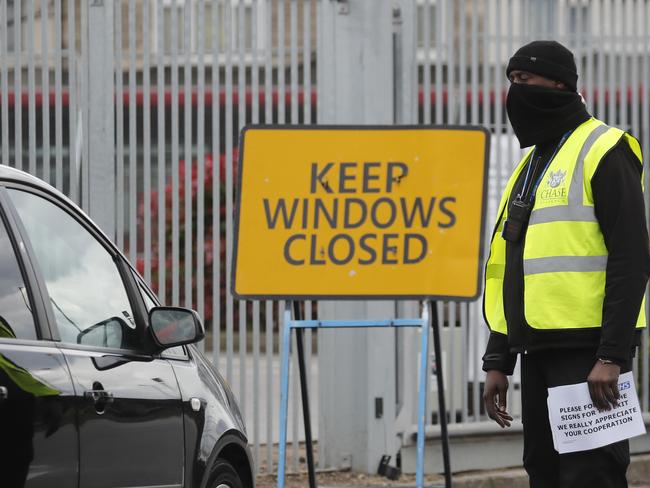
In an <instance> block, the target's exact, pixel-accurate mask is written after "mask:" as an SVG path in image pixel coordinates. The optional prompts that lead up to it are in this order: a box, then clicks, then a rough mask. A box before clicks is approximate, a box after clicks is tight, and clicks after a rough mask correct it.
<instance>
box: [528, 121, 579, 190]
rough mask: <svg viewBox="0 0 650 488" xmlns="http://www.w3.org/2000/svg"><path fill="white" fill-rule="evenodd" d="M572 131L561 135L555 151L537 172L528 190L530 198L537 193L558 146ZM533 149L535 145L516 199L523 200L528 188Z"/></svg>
mask: <svg viewBox="0 0 650 488" xmlns="http://www.w3.org/2000/svg"><path fill="white" fill-rule="evenodd" d="M572 132H573V131H572V130H570V131H568V132H566V133H565V134H564V135H563V136H562V139H560V142H559V143H558V145H557V146H556V147H555V151H553V154H552V155H551V157H550V158H549V160H548V161H547V162H546V165H545V166H544V169H543V170H542V171H541V172H540V173H539V176H538V177H537V181H536V182H535V186H533V188H532V190H531V192H530V196H531V197H532V198H534V197H535V193H537V188H538V187H539V184H540V183H541V182H542V178H544V174H545V173H546V171H547V170H548V167H549V166H550V165H551V161H553V159H554V158H555V156H556V155H557V152H558V151H559V150H560V148H561V147H562V145H563V144H564V143H565V142H566V140H567V139H568V138H569V136H570V135H571V133H572ZM535 151H537V147H535V148H534V149H533V152H532V154H531V155H530V160H529V162H528V168H526V177H525V178H524V185H523V186H522V188H521V192H520V193H519V195H517V200H523V198H522V197H524V196H525V195H526V190H527V189H528V178H529V177H531V176H532V167H533V161H534V160H535ZM532 198H531V200H532Z"/></svg>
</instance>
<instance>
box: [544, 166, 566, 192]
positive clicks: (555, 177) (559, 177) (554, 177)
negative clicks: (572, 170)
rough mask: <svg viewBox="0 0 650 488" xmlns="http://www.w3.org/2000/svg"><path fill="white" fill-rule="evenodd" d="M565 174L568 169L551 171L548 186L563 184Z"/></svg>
mask: <svg viewBox="0 0 650 488" xmlns="http://www.w3.org/2000/svg"><path fill="white" fill-rule="evenodd" d="M565 176H566V171H562V170H561V169H560V170H557V171H555V172H553V171H551V176H550V177H549V179H548V186H550V187H551V188H557V187H558V186H560V185H561V184H562V182H563V181H564V177H565Z"/></svg>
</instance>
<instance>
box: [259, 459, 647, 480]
mask: <svg viewBox="0 0 650 488" xmlns="http://www.w3.org/2000/svg"><path fill="white" fill-rule="evenodd" d="M628 480H629V482H630V488H650V454H642V455H636V456H633V457H632V463H631V465H630V469H629V470H628ZM316 481H317V484H318V486H319V488H326V487H340V488H343V487H354V488H361V487H364V488H371V487H372V488H375V487H390V488H403V487H413V486H415V478H414V476H412V475H409V476H402V477H401V478H400V479H399V480H397V481H390V480H387V479H386V478H380V477H377V476H367V475H360V474H354V473H346V472H340V471H338V472H330V473H318V474H317V476H316ZM275 486H276V483H275V478H274V477H273V476H260V477H258V483H257V487H258V488H273V487H275ZM307 486H309V483H308V479H307V476H306V475H305V474H300V475H288V476H287V482H286V487H287V488H305V487H307ZM425 486H426V487H438V486H440V487H442V486H444V484H443V480H442V478H441V477H437V476H436V477H433V476H428V477H426V478H425ZM453 486H454V488H528V480H527V477H526V473H525V472H524V470H523V469H502V470H495V471H478V472H474V473H463V474H458V475H456V476H454V479H453ZM594 488H597V487H594Z"/></svg>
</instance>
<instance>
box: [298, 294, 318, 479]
mask: <svg viewBox="0 0 650 488" xmlns="http://www.w3.org/2000/svg"><path fill="white" fill-rule="evenodd" d="M293 314H294V319H295V320H303V319H304V317H303V316H302V310H301V309H300V303H298V302H293ZM304 332H305V331H304V330H303V329H302V328H298V329H296V342H297V345H298V366H299V369H300V393H301V394H302V415H303V419H304V422H305V443H306V449H307V468H308V471H309V488H316V472H315V469H314V445H313V442H312V438H311V415H310V412H309V391H308V390H307V372H306V367H305V350H304V343H303V341H304Z"/></svg>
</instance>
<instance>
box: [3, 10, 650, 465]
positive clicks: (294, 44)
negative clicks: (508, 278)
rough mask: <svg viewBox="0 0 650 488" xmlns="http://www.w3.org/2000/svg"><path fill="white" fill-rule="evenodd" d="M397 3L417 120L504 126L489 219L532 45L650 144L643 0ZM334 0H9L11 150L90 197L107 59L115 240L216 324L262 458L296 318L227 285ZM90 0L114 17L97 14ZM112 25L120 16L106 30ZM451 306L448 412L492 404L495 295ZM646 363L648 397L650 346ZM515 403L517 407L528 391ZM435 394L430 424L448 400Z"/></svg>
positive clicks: (305, 111) (314, 98) (303, 96)
mask: <svg viewBox="0 0 650 488" xmlns="http://www.w3.org/2000/svg"><path fill="white" fill-rule="evenodd" d="M343 3H345V2H343ZM397 3H398V4H399V5H401V9H402V12H401V14H402V15H409V16H411V19H410V20H411V23H412V24H413V25H415V27H416V28H415V30H414V31H413V32H410V33H403V34H404V35H413V36H415V43H414V46H415V49H414V50H413V52H411V53H409V56H411V58H412V59H411V60H414V61H415V63H414V64H415V66H417V69H416V71H415V72H411V71H407V70H405V71H404V72H402V73H401V79H402V81H403V82H404V84H405V85H408V84H410V85H412V86H416V87H417V90H412V91H404V92H403V93H404V94H403V95H402V94H400V93H399V92H396V96H397V97H398V99H399V100H398V101H399V103H398V105H399V106H401V107H402V108H403V110H404V111H412V115H413V117H414V118H415V120H417V122H418V123H420V124H456V125H463V124H481V125H485V126H486V127H488V128H489V129H490V131H491V133H492V134H493V138H492V158H491V170H490V185H489V187H490V197H489V208H488V212H487V213H488V215H489V219H491V218H492V217H493V216H494V215H495V213H496V202H497V198H498V195H499V193H500V191H501V190H502V188H503V186H504V185H505V181H506V179H507V177H508V175H509V172H510V170H511V168H512V165H513V164H514V163H515V162H516V159H517V157H518V155H519V154H520V150H519V148H518V146H517V144H516V140H515V138H514V136H513V134H512V131H511V128H510V126H509V124H508V123H507V117H506V116H505V110H504V97H505V93H506V90H507V80H506V79H505V76H504V72H503V70H504V65H505V62H506V61H507V59H508V57H509V56H510V54H511V53H512V52H513V51H514V50H515V49H516V48H517V47H518V46H520V45H521V44H523V43H525V42H526V41H529V40H532V39H535V38H555V39H558V40H559V41H560V42H563V43H564V44H566V45H567V46H569V47H570V48H571V49H573V50H574V52H575V53H576V59H577V61H578V65H579V72H580V75H581V77H580V80H579V88H580V90H581V92H582V93H583V94H584V97H585V100H586V103H587V106H588V108H589V110H590V111H591V112H592V113H593V114H594V115H596V116H597V117H599V118H601V119H603V120H604V121H606V122H607V123H609V124H612V125H616V126H619V127H622V128H625V129H629V130H630V131H631V132H632V133H633V134H635V135H636V136H637V137H639V138H640V139H641V142H642V146H643V149H644V153H645V154H649V152H648V145H649V144H650V137H648V134H647V130H648V127H649V126H650V124H649V122H650V118H649V115H650V114H649V109H650V105H649V102H648V96H649V88H650V87H649V86H648V80H649V78H650V71H649V69H650V66H649V59H650V58H649V52H648V50H649V49H650V47H649V45H650V42H649V41H650V39H648V33H647V29H646V28H645V27H646V26H647V25H649V24H650V5H649V2H648V1H647V0H557V1H555V0H412V2H406V1H404V0H402V1H401V2H397ZM335 6H336V3H335V2H333V1H332V0H191V1H190V0H187V1H182V0H159V1H149V0H115V1H112V2H111V1H107V2H104V1H102V0H93V1H91V2H86V1H81V0H22V1H19V0H16V1H11V0H0V141H1V151H0V152H1V155H0V156H1V162H2V164H5V165H11V166H15V167H18V168H21V169H24V170H26V171H29V172H30V173H32V174H35V175H37V176H39V177H41V178H43V179H44V180H46V181H48V182H50V183H51V184H53V185H54V186H56V187H57V188H59V189H60V190H62V191H63V192H65V193H66V194H68V195H69V196H70V197H71V198H72V199H73V200H75V201H77V202H78V203H79V204H80V205H81V206H82V207H84V208H85V209H88V210H92V202H93V199H94V198H96V197H95V193H94V189H95V186H94V185H93V180H92V177H93V171H95V170H96V168H95V166H94V164H96V163H95V162H94V160H93V159H92V157H91V150H92V149H93V147H92V145H93V141H94V140H95V139H93V137H97V134H95V133H94V132H93V127H94V125H93V124H92V123H91V122H89V121H92V114H93V113H96V112H94V111H95V110H96V104H97V103H98V102H97V93H96V92H97V90H98V87H97V86H96V85H95V84H94V83H93V82H92V80H93V70H94V69H106V66H108V67H109V68H108V69H109V71H110V73H111V76H110V77H109V78H110V79H109V80H107V81H106V82H105V84H104V85H102V86H103V88H102V90H105V91H106V96H108V97H109V98H108V103H109V105H110V110H109V111H108V112H107V113H106V120H107V121H108V122H107V123H106V126H105V127H107V128H108V132H107V134H108V136H107V137H108V144H109V146H110V151H109V153H108V154H109V161H110V162H111V164H110V168H109V173H113V174H114V193H113V194H112V195H111V201H112V202H114V208H110V209H108V211H109V212H110V214H111V215H112V219H113V221H114V239H115V242H116V243H117V244H118V246H120V247H121V248H122V249H124V250H125V252H126V253H127V255H128V256H129V257H130V258H131V260H132V261H133V262H134V263H137V266H138V268H139V270H140V271H141V273H142V274H143V276H144V277H145V279H146V280H147V281H148V282H149V283H151V284H152V286H153V288H154V289H155V290H156V291H157V293H158V295H159V296H160V297H161V299H162V300H164V301H166V302H167V303H171V304H177V305H183V306H190V307H193V308H196V309H197V310H198V311H199V312H200V314H201V315H202V316H203V317H204V318H205V322H206V325H207V330H208V337H207V339H206V341H205V342H204V343H203V344H201V347H202V349H204V350H205V352H206V353H207V354H208V355H209V356H210V357H212V360H213V361H214V362H215V364H216V365H217V366H218V367H219V369H220V370H221V371H222V373H223V374H224V376H225V377H226V378H227V379H228V380H229V381H230V382H231V384H232V386H233V388H234V390H235V392H236V393H237V396H238V397H239V401H240V403H241V407H242V410H243V412H244V415H245V417H246V421H247V424H248V428H249V434H250V439H251V444H252V445H253V447H254V455H255V458H256V460H257V463H258V469H261V470H262V471H264V470H268V469H269V466H272V465H273V462H274V461H273V456H274V451H273V441H277V432H278V426H277V422H276V419H277V416H278V415H277V413H278V401H279V398H278V396H279V395H278V391H279V359H278V358H279V351H278V333H277V331H278V330H279V328H280V327H281V325H282V324H281V323H280V321H281V315H282V314H281V310H280V308H281V304H278V303H276V302H270V301H267V302H246V301H239V302H237V301H235V300H233V298H232V296H231V295H230V294H229V292H228V290H229V289H230V276H231V270H230V266H231V254H232V236H233V202H234V199H233V197H234V192H235V187H234V182H235V177H236V159H237V149H236V148H237V141H238V134H239V130H240V129H241V128H242V127H243V126H244V125H245V124H250V123H274V124H312V123H317V121H318V120H319V113H322V108H323V103H325V101H324V100H322V98H321V97H319V87H320V79H321V76H320V75H321V70H322V64H321V63H320V61H321V55H322V52H321V46H322V35H323V34H322V32H321V30H320V29H319V26H320V25H321V24H322V19H323V14H324V13H329V14H331V13H332V9H334V8H335ZM94 9H102V10H101V12H102V15H104V17H103V18H101V19H99V20H98V19H97V18H96V11H95V10H94ZM396 9H397V10H399V9H398V7H396ZM97 11H99V10H97ZM106 12H108V13H106ZM397 13H398V12H397V11H396V14H397ZM100 21H101V22H103V23H101V24H100V25H104V26H106V25H108V26H109V27H110V28H109V29H108V30H106V31H98V30H96V29H95V28H94V27H95V26H96V25H98V24H97V22H100ZM409 25H410V24H409ZM98 36H99V37H98ZM102 36H105V39H104V37H102ZM101 42H105V43H108V44H109V46H108V48H109V49H107V46H103V49H107V50H106V52H109V53H110V57H109V58H108V59H97V57H96V56H93V53H94V51H93V49H95V48H96V47H93V46H97V44H98V43H101ZM386 55H392V54H391V53H386ZM404 66H409V64H408V63H406V64H404ZM411 93H413V94H414V95H410V94H411ZM105 102H106V99H104V102H103V103H105ZM378 103H379V102H378ZM100 122H101V121H100ZM100 135H101V134H100ZM646 179H647V177H646ZM646 184H647V181H646ZM109 188H111V191H112V189H113V186H111V187H109ZM92 213H93V212H92V211H91V214H92ZM488 227H490V225H488ZM488 231H491V229H488ZM487 241H489V239H488V240H487ZM438 306H439V314H440V316H442V317H444V331H443V341H444V344H443V351H444V352H443V357H442V358H440V360H441V361H443V363H444V366H445V370H446V372H447V377H446V385H447V388H448V391H447V394H448V399H449V400H448V408H449V417H450V421H451V422H452V423H463V422H475V421H479V420H485V416H484V413H483V412H482V411H481V407H480V404H481V401H480V394H481V387H482V380H483V378H484V375H483V373H482V372H481V370H480V366H481V364H480V360H479V358H480V356H481V355H482V352H483V348H484V345H485V342H486V338H487V330H486V327H485V324H484V322H483V318H482V312H481V306H480V303H477V304H456V303H444V304H443V303H441V304H439V305H438ZM304 307H305V312H306V317H307V318H310V317H315V316H316V314H317V308H318V307H317V304H316V303H312V302H307V303H305V304H304ZM306 339H307V359H308V367H309V372H310V386H311V389H310V391H311V395H312V397H313V400H312V407H313V408H314V409H315V410H316V412H313V415H312V418H313V419H314V426H313V430H314V432H315V434H316V437H318V435H317V428H318V425H317V424H318V420H317V419H318V412H317V409H318V401H317V398H318V369H317V366H318V365H317V362H316V361H312V360H311V358H312V356H315V355H316V354H317V351H318V349H317V347H318V340H317V337H316V334H314V335H313V336H312V334H311V332H307V335H306ZM411 339H414V338H413V337H411ZM409 340H410V339H409ZM407 342H408V340H407V341H405V343H404V344H402V345H401V346H400V348H401V349H400V353H401V354H403V355H404V354H406V351H407V350H408V349H407V348H408V347H409V346H408V344H407ZM643 344H644V345H647V344H648V332H647V330H646V332H645V333H644V341H643ZM415 370H416V369H415V364H413V370H404V371H402V372H401V373H400V376H399V380H400V381H402V382H403V384H404V385H405V386H404V389H403V393H402V397H403V398H408V397H409V396H412V398H415V390H414V388H415V383H414V382H413V381H410V380H409V377H413V375H414V372H415ZM635 371H636V372H637V378H640V379H641V380H642V381H643V385H642V388H641V399H642V405H643V408H644V411H646V412H648V411H650V403H649V391H648V389H649V385H650V384H649V382H648V372H649V357H648V351H647V347H644V348H643V350H642V352H641V354H640V355H639V357H638V358H637V360H636V365H635ZM292 376H293V378H295V377H296V376H297V375H296V374H293V375H292ZM516 383H517V382H516V381H515V388H514V390H515V391H516ZM432 384H434V383H433V382H432ZM512 400H513V401H512V402H511V404H513V405H515V413H518V411H519V410H518V408H519V407H518V405H517V400H516V396H513V399H512ZM299 401H300V400H299V395H298V388H297V382H294V384H293V386H292V389H291V397H290V405H291V407H290V421H289V439H290V440H292V447H291V448H290V450H289V454H290V462H289V467H290V468H292V469H293V470H298V469H301V466H300V462H299V457H300V446H299V442H300V439H301V438H302V430H301V427H300V422H301V420H300V419H301V417H300V415H299V414H300V411H299V407H300V403H299ZM430 405H431V415H430V416H429V421H430V422H433V421H435V418H436V416H437V412H436V411H435V408H434V405H435V403H434V402H430ZM404 408H405V409H406V410H405V411H406V414H405V415H401V417H402V418H403V419H405V420H404V422H405V423H415V409H414V408H413V409H412V410H409V408H410V407H408V405H407V406H406V407H404ZM404 422H403V423H404ZM319 447H320V448H321V449H324V448H326V446H319ZM321 467H326V466H324V465H323V463H321Z"/></svg>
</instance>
